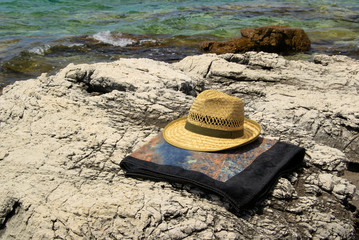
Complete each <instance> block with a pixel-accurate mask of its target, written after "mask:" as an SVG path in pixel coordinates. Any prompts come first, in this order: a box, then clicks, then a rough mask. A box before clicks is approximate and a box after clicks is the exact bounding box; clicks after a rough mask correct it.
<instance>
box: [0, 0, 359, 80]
mask: <svg viewBox="0 0 359 240" xmlns="http://www.w3.org/2000/svg"><path fill="white" fill-rule="evenodd" d="M276 24H280V25H289V26H291V27H300V28H303V29H304V30H305V31H306V32H307V34H308V35H309V37H310V39H311V41H312V50H311V51H310V52H307V53H304V55H307V56H310V55H311V54H314V53H318V52H323V53H327V54H344V55H348V56H351V57H355V58H359V0H340V1H335V0H334V1H333V0H312V1H309V0H286V1H284V0H272V1H269V0H256V1H231V0H225V1H204V0H197V1H179V0H177V1H175V0H172V1H170V0H167V1H165V0H161V1H160V0H157V1H131V0H128V1H116V0H114V1H110V0H102V1H98V0H96V1H95V0H72V1H70V0H0V61H1V62H0V71H1V72H0V84H2V85H5V84H8V83H9V82H12V81H14V80H19V79H25V78H28V77H34V76H37V75H39V74H40V73H41V72H53V71H56V70H58V69H59V68H61V67H64V66H66V65H67V64H68V63H70V62H74V63H82V62H96V61H111V60H116V59H118V58H121V57H150V58H153V59H158V60H164V61H175V60H179V59H181V58H182V57H184V56H186V55H191V54H198V53H200V52H199V51H198V44H199V43H200V42H201V41H204V40H223V39H229V38H232V37H237V36H240V29H242V28H247V27H258V26H263V25H276ZM302 55H303V54H302ZM302 55H301V56H302Z"/></svg>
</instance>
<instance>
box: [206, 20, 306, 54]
mask: <svg viewBox="0 0 359 240" xmlns="http://www.w3.org/2000/svg"><path fill="white" fill-rule="evenodd" d="M241 34H242V37H240V38H234V39H231V40H229V41H227V42H216V41H205V42H203V43H202V44H201V45H200V49H201V50H202V51H204V52H211V53H217V54H223V53H244V52H248V51H264V52H275V53H288V52H296V51H299V52H300V51H308V50H309V49H310V40H309V37H308V36H307V34H306V33H305V32H304V30H303V29H301V28H291V27H288V26H263V27H257V28H245V29H242V30H241Z"/></svg>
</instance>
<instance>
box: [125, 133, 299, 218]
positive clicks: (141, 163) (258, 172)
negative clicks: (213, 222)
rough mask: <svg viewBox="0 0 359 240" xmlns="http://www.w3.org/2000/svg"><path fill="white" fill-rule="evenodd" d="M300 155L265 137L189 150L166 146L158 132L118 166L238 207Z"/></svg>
mask: <svg viewBox="0 0 359 240" xmlns="http://www.w3.org/2000/svg"><path fill="white" fill-rule="evenodd" d="M304 155H305V149H304V148H301V147H298V146H295V145H292V144H288V143H284V142H280V141H276V140H271V139H267V138H258V139H257V140H256V141H254V142H252V143H250V144H247V145H245V146H242V147H239V148H236V149H232V150H226V151H220V152H196V151H189V150H184V149H181V148H177V147H174V146H172V145H170V144H168V143H167V142H166V141H165V140H164V139H163V136H162V133H160V134H159V135H158V136H156V137H154V138H153V139H152V140H150V141H149V142H148V143H146V144H144V145H143V146H142V147H140V148H139V149H138V150H136V151H135V152H133V153H132V154H130V155H129V156H127V157H125V158H124V159H123V160H122V161H121V164H120V166H121V168H122V169H123V170H124V171H125V172H126V176H128V177H136V178H143V179H152V180H159V181H167V182H175V183H184V184H191V185H194V186H197V187H199V188H201V189H203V190H205V191H209V192H212V193H215V194H218V195H220V196H221V197H223V198H224V199H225V200H227V201H228V202H229V203H230V205H231V206H232V207H233V208H234V209H235V210H236V211H240V210H241V209H243V208H245V207H248V206H250V205H252V204H254V203H255V202H256V201H258V200H259V199H261V198H262V197H264V196H265V195H266V193H268V192H269V191H270V190H271V189H272V187H273V186H274V184H275V183H276V180H277V179H278V177H279V176H280V175H282V174H284V173H288V172H290V171H293V170H294V169H296V168H297V167H298V166H299V165H300V164H301V163H302V161H303V159H304Z"/></svg>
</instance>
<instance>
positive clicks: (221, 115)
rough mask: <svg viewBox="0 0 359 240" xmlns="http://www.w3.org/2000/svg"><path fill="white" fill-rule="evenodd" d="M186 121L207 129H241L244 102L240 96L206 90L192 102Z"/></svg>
mask: <svg viewBox="0 0 359 240" xmlns="http://www.w3.org/2000/svg"><path fill="white" fill-rule="evenodd" d="M187 122H189V123H191V124H193V125H196V126H199V127H204V128H209V129H217V130H223V131H238V130H242V129H243V123H244V103H243V101H242V99H240V98H237V97H232V96H229V95H227V94H225V93H222V92H218V91H215V90H206V91H203V92H202V93H200V94H199V95H198V96H197V98H196V99H195V101H194V102H193V104H192V107H191V109H190V110H189V113H188V118H187Z"/></svg>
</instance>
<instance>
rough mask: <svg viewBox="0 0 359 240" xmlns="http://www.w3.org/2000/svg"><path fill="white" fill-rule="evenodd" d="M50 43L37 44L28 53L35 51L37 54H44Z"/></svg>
mask: <svg viewBox="0 0 359 240" xmlns="http://www.w3.org/2000/svg"><path fill="white" fill-rule="evenodd" d="M50 47H51V46H50V45H48V44H47V45H45V46H37V47H34V48H32V49H30V50H29V52H30V53H35V54H37V55H45V53H46V52H47V51H48V50H49V49H50Z"/></svg>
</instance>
